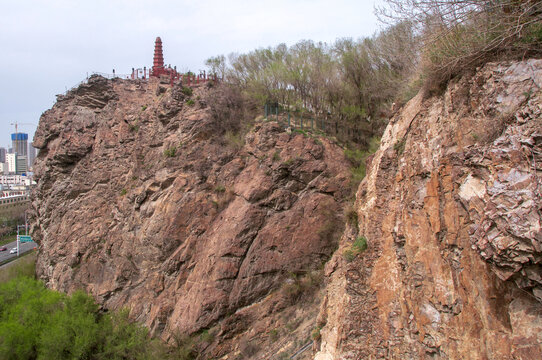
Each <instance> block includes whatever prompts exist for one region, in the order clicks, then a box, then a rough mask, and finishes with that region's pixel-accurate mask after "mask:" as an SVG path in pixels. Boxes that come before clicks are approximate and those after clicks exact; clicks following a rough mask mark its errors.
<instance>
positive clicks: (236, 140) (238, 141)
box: [224, 130, 245, 150]
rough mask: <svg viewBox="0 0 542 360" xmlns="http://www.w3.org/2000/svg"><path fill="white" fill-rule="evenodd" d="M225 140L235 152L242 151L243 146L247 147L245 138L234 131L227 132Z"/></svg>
mask: <svg viewBox="0 0 542 360" xmlns="http://www.w3.org/2000/svg"><path fill="white" fill-rule="evenodd" d="M224 140H226V144H227V145H228V146H229V147H231V148H232V149H235V150H240V149H241V148H242V147H243V145H245V139H244V138H243V136H242V135H241V134H240V133H238V132H233V131H230V130H228V131H226V133H225V134H224Z"/></svg>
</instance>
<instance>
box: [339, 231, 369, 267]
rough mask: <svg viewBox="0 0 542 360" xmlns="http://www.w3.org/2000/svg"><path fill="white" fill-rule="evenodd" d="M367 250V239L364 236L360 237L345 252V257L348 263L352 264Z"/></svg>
mask: <svg viewBox="0 0 542 360" xmlns="http://www.w3.org/2000/svg"><path fill="white" fill-rule="evenodd" d="M365 250H367V239H366V238H365V237H364V236H358V237H357V238H356V240H355V241H354V243H353V244H352V246H351V247H350V248H349V249H346V250H345V251H344V252H343V257H344V259H345V260H346V261H347V262H352V261H354V259H355V258H356V256H358V255H359V254H361V253H362V252H364V251H365Z"/></svg>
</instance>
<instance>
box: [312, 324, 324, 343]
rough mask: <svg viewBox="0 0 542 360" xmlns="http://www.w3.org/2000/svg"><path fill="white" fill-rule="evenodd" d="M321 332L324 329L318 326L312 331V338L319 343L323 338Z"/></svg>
mask: <svg viewBox="0 0 542 360" xmlns="http://www.w3.org/2000/svg"><path fill="white" fill-rule="evenodd" d="M320 330H322V328H321V327H320V326H317V327H315V328H314V329H313V330H312V333H311V338H312V339H313V340H314V341H318V340H320V338H321V337H322V335H321V334H320Z"/></svg>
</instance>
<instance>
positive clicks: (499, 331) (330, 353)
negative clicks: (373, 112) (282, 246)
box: [315, 60, 542, 360]
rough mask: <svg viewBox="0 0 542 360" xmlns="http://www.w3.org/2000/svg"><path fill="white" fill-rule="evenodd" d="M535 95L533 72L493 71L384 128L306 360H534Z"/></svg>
mask: <svg viewBox="0 0 542 360" xmlns="http://www.w3.org/2000/svg"><path fill="white" fill-rule="evenodd" d="M541 86H542V61H540V60H531V61H525V62H517V63H505V64H488V65H486V66H485V67H484V68H482V69H481V70H480V71H478V72H477V74H476V75H475V76H467V77H464V78H463V79H461V80H459V81H457V82H455V83H453V84H451V85H450V86H449V88H448V90H447V91H446V92H445V94H444V95H443V96H439V97H432V98H430V99H427V100H423V98H422V96H423V95H422V94H420V95H418V96H417V97H416V98H414V99H413V100H411V101H410V102H409V103H408V104H407V106H406V107H405V108H404V109H403V110H402V112H401V113H399V114H398V115H397V116H396V117H395V118H394V119H392V121H391V123H390V124H389V126H388V127H387V129H386V131H385V134H384V136H383V138H382V144H381V147H380V149H379V150H378V152H377V153H376V154H375V155H374V157H373V158H372V159H371V161H370V164H369V169H368V174H367V177H366V179H365V180H364V181H363V183H362V184H361V185H360V188H359V190H358V193H357V202H356V209H357V211H358V215H359V234H361V235H364V236H365V237H366V238H367V240H368V250H367V251H366V252H364V253H362V254H360V255H358V256H357V257H356V258H355V259H354V260H353V261H352V262H350V263H348V262H347V261H346V260H345V259H344V258H343V256H342V255H341V253H342V252H343V251H344V250H345V249H348V248H349V247H350V246H351V244H352V241H354V239H355V238H356V236H358V231H357V229H356V227H355V226H352V227H350V228H349V229H347V232H346V233H345V234H344V236H343V238H342V240H341V247H340V249H339V251H338V252H336V255H334V257H333V258H332V260H331V261H330V262H329V263H328V264H327V265H326V274H327V275H328V276H329V285H328V287H327V297H326V299H325V302H324V303H323V306H322V310H321V313H320V319H321V322H322V323H325V324H326V325H325V326H324V328H323V329H322V330H321V334H322V340H321V343H320V344H319V346H318V352H317V353H316V356H315V359H317V360H329V359H426V358H430V359H540V358H542V345H541V344H542V279H541V276H542V266H541V265H542V264H541V256H542V253H541V249H542V232H541V211H542V197H541V191H542V181H541V180H542V115H541V113H542V105H541V104H542V92H541Z"/></svg>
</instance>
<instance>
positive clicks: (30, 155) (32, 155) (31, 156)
mask: <svg viewBox="0 0 542 360" xmlns="http://www.w3.org/2000/svg"><path fill="white" fill-rule="evenodd" d="M34 160H36V148H35V147H33V146H32V144H28V168H29V169H30V168H31V167H32V165H34Z"/></svg>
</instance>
